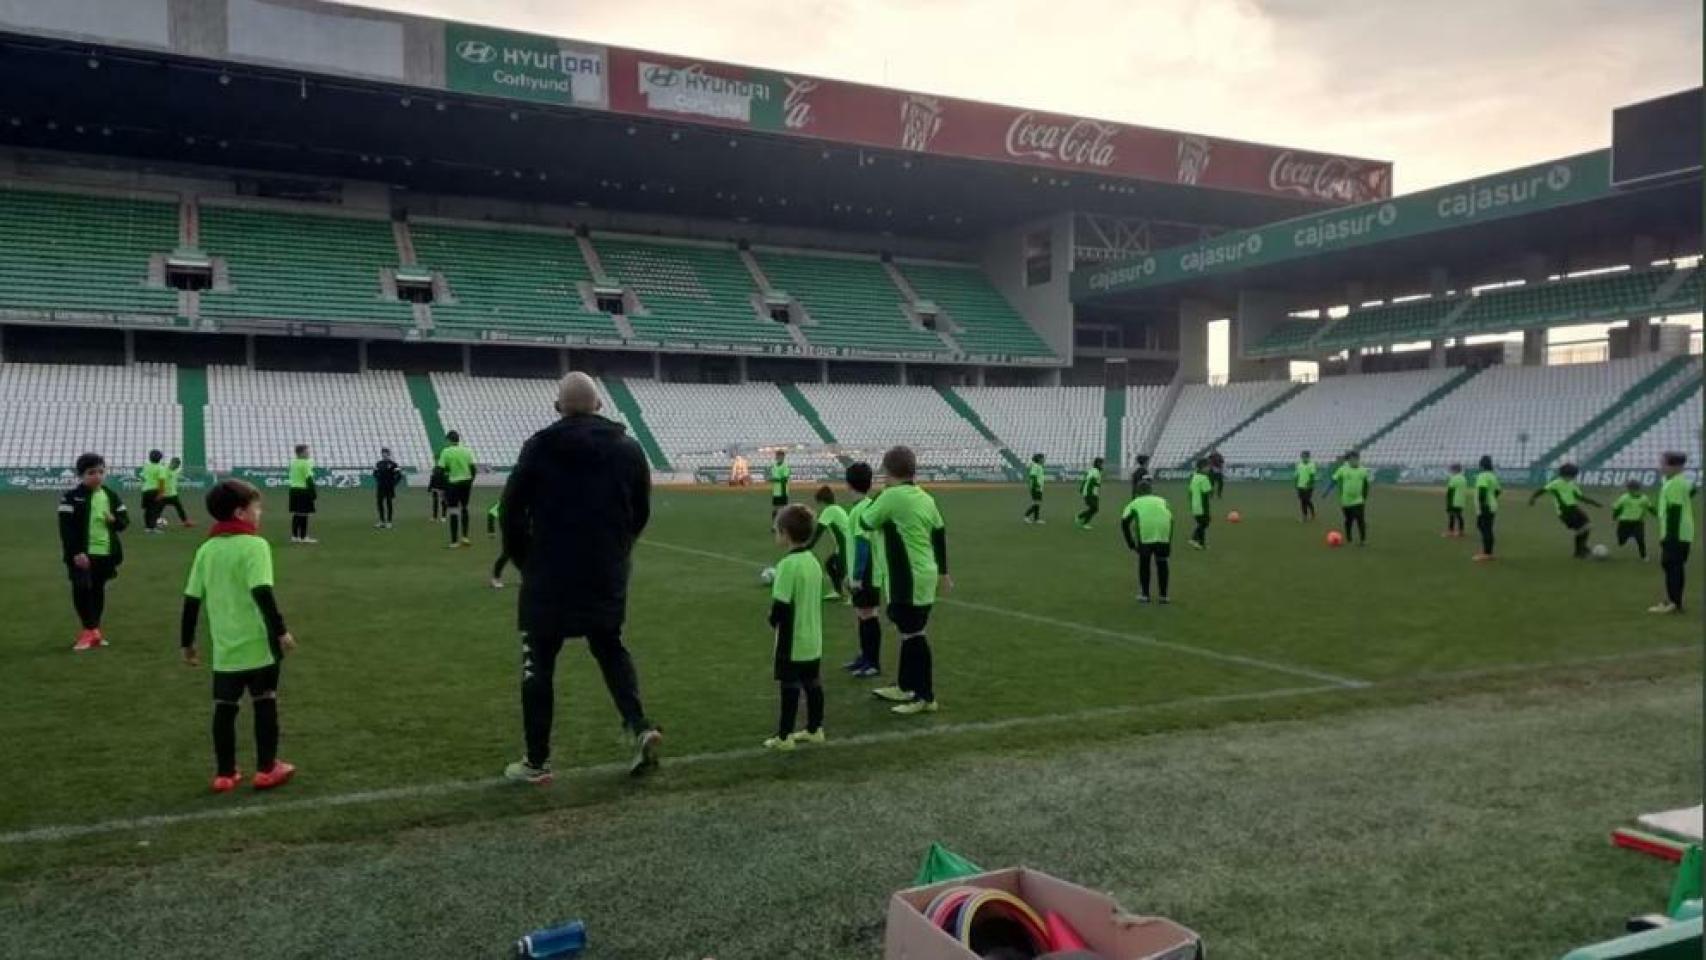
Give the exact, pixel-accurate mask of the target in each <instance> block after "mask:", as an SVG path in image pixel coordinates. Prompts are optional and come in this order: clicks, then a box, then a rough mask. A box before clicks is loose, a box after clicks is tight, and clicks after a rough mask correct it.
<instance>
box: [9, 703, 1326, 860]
mask: <svg viewBox="0 0 1706 960" xmlns="http://www.w3.org/2000/svg"><path fill="white" fill-rule="evenodd" d="M1345 689H1347V688H1345V687H1340V686H1334V685H1322V686H1318V687H1287V688H1283V689H1275V690H1257V691H1254V692H1251V693H1225V694H1212V695H1208V696H1201V697H1182V698H1180V699H1177V700H1163V701H1160V702H1157V703H1141V704H1129V705H1126V706H1117V707H1094V708H1091V709H1088V710H1079V711H1074V712H1069V713H1048V714H1039V715H1034V716H1028V717H1007V718H1004V719H1000V720H974V721H968V722H966V723H950V724H939V725H934V726H927V727H911V728H908V729H905V730H893V731H889V732H886V733H866V734H860V735H857V736H852V737H844V738H840V739H835V740H830V741H829V742H827V743H824V744H822V745H814V746H810V747H808V748H806V751H805V752H807V753H820V752H822V751H824V750H833V749H847V748H850V747H865V746H871V745H875V744H885V743H901V742H905V741H908V740H922V739H926V738H931V737H948V736H958V735H962V734H971V733H992V732H998V731H1003V730H1014V729H1021V728H1024V727H1039V726H1046V725H1049V724H1056V723H1084V722H1088V721H1092V720H1105V719H1109V718H1112V717H1121V716H1127V715H1130V714H1137V713H1145V712H1148V711H1153V710H1165V709H1169V708H1173V707H1192V706H1212V705H1214V704H1222V703H1239V702H1243V701H1261V700H1274V699H1279V698H1282V697H1296V696H1306V695H1308V694H1314V693H1336V692H1339V691H1342V690H1345ZM770 752H771V751H769V750H765V749H763V748H762V747H752V748H749V749H740V750H717V751H711V752H707V753H694V754H687V755H685V756H680V757H667V756H666V757H665V762H666V764H667V765H668V766H670V767H693V766H703V765H706V764H713V763H723V762H727V761H730V760H743V759H748V758H755V757H761V756H765V755H767V754H769V753H770ZM627 770H628V764H627V763H626V762H620V763H601V764H595V765H593V766H588V767H570V768H568V769H565V770H562V771H560V772H559V773H558V774H557V779H558V780H589V779H593V778H595V777H609V776H617V775H619V774H623V773H626V772H627ZM516 786H517V785H516V784H513V783H511V782H510V781H508V780H505V779H503V778H502V777H489V778H486V779H483V780H451V781H447V782H444V783H432V784H420V785H416V786H409V787H390V788H387V789H384V790H361V791H356V792H354V793H340V794H334V795H332V796H325V797H306V798H304V799H301V800H286V801H283V802H280V803H257V804H254V805H252V806H232V807H224V808H222V809H217V810H196V811H192V812H189V813H168V814H157V815H153V816H146V817H127V818H120V819H115V820H102V821H98V822H95V823H83V824H64V825H60V826H48V827H34V828H31V829H27V830H17V831H13V832H11V833H4V834H0V845H13V844H22V843H39V842H44V841H54V840H72V839H76V838H78V837H87V836H94V835H97V834H102V833H118V832H123V831H128V830H153V829H158V828H162V827H171V826H176V825H178V824H183V823H199V822H205V821H209V820H237V819H243V818H247V817H258V816H263V815H266V814H271V813H289V812H292V811H300V810H326V809H332V808H335V807H349V806H358V805H362V804H370V803H387V802H397V801H408V800H419V799H423V798H428V797H441V796H454V795H456V794H463V793H474V792H476V791H480V790H489V789H493V788H496V787H508V788H510V789H514V788H516Z"/></svg>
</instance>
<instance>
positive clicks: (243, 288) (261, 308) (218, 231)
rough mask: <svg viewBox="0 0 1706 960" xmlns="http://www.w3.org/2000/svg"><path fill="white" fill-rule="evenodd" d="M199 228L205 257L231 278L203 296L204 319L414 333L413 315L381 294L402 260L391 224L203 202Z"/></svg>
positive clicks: (406, 305) (400, 302) (407, 307)
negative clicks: (385, 278) (385, 277)
mask: <svg viewBox="0 0 1706 960" xmlns="http://www.w3.org/2000/svg"><path fill="white" fill-rule="evenodd" d="M200 222H201V233H200V244H201V247H202V249H204V250H205V251H206V252H207V254H208V255H210V256H212V257H216V258H222V259H223V260H224V262H225V267H226V270H227V271H228V272H229V276H230V289H228V290H221V289H217V287H216V288H215V289H212V290H207V291H204V292H203V293H202V295H201V313H202V316H203V317H206V318H209V319H215V320H218V319H234V318H257V319H270V320H294V321H308V322H315V323H360V324H378V325H391V326H402V327H412V326H414V322H415V321H414V311H413V308H412V307H411V306H410V305H409V304H407V303H403V302H402V301H399V300H387V299H385V298H384V297H383V295H382V293H381V274H382V272H383V271H384V270H386V269H390V268H395V267H396V266H397V264H398V260H399V257H398V255H397V243H396V238H395V237H394V235H393V234H392V231H391V223H390V222H389V221H387V220H378V219H367V218H361V217H354V216H334V215H328V214H309V213H298V212H285V211H283V210H277V209H271V208H260V207H227V206H221V205H214V204H208V203H206V202H204V203H203V204H202V205H201V212H200ZM217 277H218V271H217V270H216V271H215V278H216V280H217Z"/></svg>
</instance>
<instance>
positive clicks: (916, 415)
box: [800, 383, 1002, 470]
mask: <svg viewBox="0 0 1706 960" xmlns="http://www.w3.org/2000/svg"><path fill="white" fill-rule="evenodd" d="M800 392H801V393H803V394H805V396H806V399H807V400H809V401H811V404H812V406H813V407H815V408H816V409H817V412H818V415H819V416H820V417H822V418H823V422H824V424H825V425H826V426H828V427H829V432H830V433H832V434H834V435H835V439H836V440H837V441H839V442H840V444H841V448H842V450H843V451H845V452H846V453H848V454H849V455H850V456H854V457H856V458H859V459H864V460H868V461H870V463H871V465H872V466H873V467H875V466H876V465H877V462H878V461H879V460H880V459H881V458H882V455H883V451H885V450H887V449H888V448H889V447H891V446H894V445H895V444H905V445H906V446H909V447H911V448H912V449H913V452H915V453H916V454H918V460H919V463H920V465H921V466H923V467H925V468H929V467H962V468H969V469H979V470H995V469H999V468H1000V467H1001V465H1002V459H1001V452H1000V450H999V449H997V448H996V446H995V445H994V444H992V443H990V442H989V441H988V440H987V439H985V438H984V436H983V434H981V433H978V432H977V429H976V428H975V427H973V426H972V425H971V423H970V422H969V421H967V420H966V418H965V417H962V416H960V414H959V411H957V410H955V409H954V408H953V407H951V406H949V405H948V401H946V400H944V399H942V395H941V394H939V393H937V392H936V391H935V390H933V389H931V388H930V387H889V386H873V385H867V384H845V383H827V384H801V385H800ZM997 435H998V436H999V434H997Z"/></svg>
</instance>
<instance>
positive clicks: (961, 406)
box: [936, 386, 1025, 476]
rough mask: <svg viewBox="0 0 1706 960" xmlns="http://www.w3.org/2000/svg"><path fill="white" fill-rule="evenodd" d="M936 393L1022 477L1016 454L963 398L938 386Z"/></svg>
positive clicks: (1022, 473)
mask: <svg viewBox="0 0 1706 960" xmlns="http://www.w3.org/2000/svg"><path fill="white" fill-rule="evenodd" d="M936 392H937V393H938V394H940V395H941V397H942V401H943V402H944V403H946V404H947V405H948V406H950V407H952V408H953V410H954V412H955V413H957V414H959V415H960V416H961V417H963V418H964V419H965V421H966V422H967V423H969V424H971V426H972V429H973V430H976V431H977V432H978V435H979V436H981V437H983V438H984V439H985V440H988V441H989V442H990V443H992V444H994V445H995V449H996V450H998V451H1000V453H1001V459H1002V460H1003V461H1005V462H1006V464H1007V467H1008V468H1009V469H1010V470H1012V471H1014V473H1015V475H1017V476H1023V475H1024V473H1025V464H1024V463H1023V462H1022V461H1021V460H1020V459H1019V456H1018V454H1015V453H1014V452H1013V450H1012V448H1010V447H1008V446H1007V444H1006V443H1005V442H1004V441H1003V440H1002V439H1001V438H1000V437H998V436H996V435H995V431H993V430H991V429H989V425H988V424H986V423H984V422H983V418H982V417H980V416H978V415H977V411H976V410H973V409H972V408H971V404H969V403H967V402H966V398H965V397H962V396H960V395H959V394H958V393H957V392H955V391H954V388H952V387H942V386H938V387H937V388H936Z"/></svg>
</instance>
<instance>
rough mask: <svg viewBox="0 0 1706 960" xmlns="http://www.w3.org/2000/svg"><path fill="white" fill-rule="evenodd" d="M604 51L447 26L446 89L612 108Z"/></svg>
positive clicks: (484, 30) (577, 45) (469, 27)
mask: <svg viewBox="0 0 1706 960" xmlns="http://www.w3.org/2000/svg"><path fill="white" fill-rule="evenodd" d="M608 73H609V68H608V57H607V56H606V54H605V50H604V48H603V47H599V46H593V45H591V44H583V43H575V42H572V41H568V40H553V39H551V38H549V37H536V36H533V35H531V34H525V33H510V32H507V31H504V30H488V29H486V28H484V27H472V26H468V25H466V24H460V23H446V24H445V25H444V81H445V86H446V88H447V89H450V90H455V91H457V92H459V93H477V94H483V95H485V96H489V97H507V98H509V99H512V100H531V101H534V102H537V103H554V104H561V105H564V106H573V107H598V108H601V109H602V108H604V107H607V106H608V105H609V102H610V98H609V90H608V85H607V81H606V77H607V74H608Z"/></svg>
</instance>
